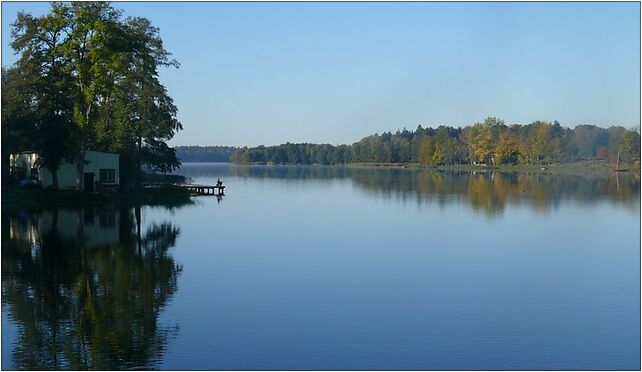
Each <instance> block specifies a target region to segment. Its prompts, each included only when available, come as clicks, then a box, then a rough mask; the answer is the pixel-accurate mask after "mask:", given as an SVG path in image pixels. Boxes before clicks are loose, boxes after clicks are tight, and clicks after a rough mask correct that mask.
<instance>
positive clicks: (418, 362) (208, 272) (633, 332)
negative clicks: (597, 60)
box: [2, 164, 640, 370]
mask: <svg viewBox="0 0 642 372" xmlns="http://www.w3.org/2000/svg"><path fill="white" fill-rule="evenodd" d="M182 172H183V173H184V174H186V175H188V176H190V177H192V178H193V179H194V181H196V182H201V183H212V184H213V183H214V182H215V181H216V178H217V177H222V178H223V180H224V181H225V183H226V185H227V189H226V190H227V192H226V194H227V195H226V196H225V197H223V198H222V200H217V199H216V198H214V197H202V198H197V199H196V203H195V204H192V205H186V206H175V207H172V208H165V207H142V208H140V209H137V208H124V209H116V208H84V209H77V210H65V209H60V210H46V211H36V212H34V211H31V212H27V211H23V212H19V213H16V212H12V213H9V212H6V211H3V216H2V217H3V218H2V368H3V369H69V368H71V369H131V368H157V369H368V370H372V369H402V370H403V369H556V370H557V369H639V368H640V241H639V237H640V198H639V193H640V179H639V175H634V176H632V175H622V176H618V177H616V176H615V175H611V176H608V177H598V176H588V177H579V176H555V175H545V174H538V175H515V174H512V175H506V174H499V173H479V174H471V173H443V172H429V171H409V170H385V169H345V168H333V167H259V166H257V167H251V166H228V165H211V164H210V165H202V164H201V165H197V164H192V165H190V164H187V165H184V167H183V169H182Z"/></svg>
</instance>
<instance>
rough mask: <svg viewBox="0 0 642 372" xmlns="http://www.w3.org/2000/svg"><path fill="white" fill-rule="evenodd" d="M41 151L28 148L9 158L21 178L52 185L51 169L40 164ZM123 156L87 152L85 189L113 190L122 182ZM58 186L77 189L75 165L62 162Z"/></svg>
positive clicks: (13, 171) (17, 175)
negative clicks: (32, 150) (37, 151)
mask: <svg viewBox="0 0 642 372" xmlns="http://www.w3.org/2000/svg"><path fill="white" fill-rule="evenodd" d="M37 161H38V154H36V153H34V152H31V151H25V152H21V153H19V154H13V155H11V156H10V158H9V162H10V166H11V172H12V173H13V174H15V175H16V177H17V178H18V179H32V180H36V181H39V182H40V185H41V186H42V187H43V188H47V187H50V186H51V185H52V184H53V177H52V175H51V172H49V170H47V169H46V168H43V167H41V166H38V165H37V164H38V163H37ZM119 161H120V156H119V155H118V154H111V153H107V152H99V151H86V152H85V167H84V170H83V173H84V174H83V177H82V182H83V185H82V189H83V190H84V191H98V190H104V189H114V188H117V187H118V186H119V185H120V167H119ZM58 188H60V189H61V190H63V189H75V188H76V164H74V163H71V162H63V163H62V164H61V165H60V168H59V169H58Z"/></svg>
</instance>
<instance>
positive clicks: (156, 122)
mask: <svg viewBox="0 0 642 372" xmlns="http://www.w3.org/2000/svg"><path fill="white" fill-rule="evenodd" d="M11 46H12V48H13V49H14V50H15V51H16V52H17V53H19V54H20V58H19V60H18V62H17V64H16V67H15V69H16V70H18V71H19V75H20V76H23V77H24V78H23V79H22V80H23V81H24V82H25V85H26V86H27V87H28V89H27V91H28V92H30V95H31V96H30V98H29V101H30V102H34V104H33V105H32V106H34V107H32V108H31V109H32V111H34V113H35V119H33V118H30V120H33V121H35V122H36V125H35V126H36V130H35V131H32V132H30V133H29V134H30V135H31V137H34V138H40V139H41V140H42V141H43V143H41V144H40V145H39V146H38V150H39V153H40V155H41V158H42V160H43V163H44V165H45V166H47V167H48V168H50V169H52V170H54V169H55V168H57V167H58V166H59V164H60V163H61V161H62V160H63V159H64V158H71V157H73V158H74V159H75V161H76V164H77V172H78V175H81V174H82V169H83V166H84V153H85V151H86V150H88V149H93V150H99V151H101V150H102V151H110V152H117V153H120V154H121V155H123V156H122V158H123V159H124V162H123V164H122V166H123V167H124V169H123V171H122V172H121V174H122V175H124V176H125V177H127V175H131V177H130V179H129V180H130V181H134V178H136V179H140V174H141V171H142V168H143V167H147V168H148V169H150V170H155V171H160V172H168V171H171V170H173V169H175V168H177V167H178V166H179V165H180V162H179V161H178V159H177V157H176V152H175V150H174V149H172V148H170V147H168V146H167V141H169V140H170V139H171V138H172V137H173V136H174V134H175V133H176V132H177V131H179V130H181V129H182V126H181V123H180V122H179V121H178V120H177V117H176V115H177V111H178V110H177V108H176V106H175V105H174V102H173V100H172V98H171V97H170V96H169V94H168V93H167V90H166V89H165V87H164V86H163V84H162V83H161V82H160V81H159V79H158V68H159V67H162V66H173V67H178V63H177V62H176V61H174V60H173V59H171V58H170V57H171V54H170V53H168V52H167V51H166V50H165V49H164V47H163V43H162V40H161V38H160V36H159V30H158V29H157V28H156V27H153V26H152V25H151V23H150V21H149V20H147V19H145V18H140V17H133V18H127V19H124V20H123V18H122V14H121V11H119V10H117V9H114V8H113V7H112V6H111V5H110V4H109V3H105V2H80V3H79V2H72V3H52V5H51V10H50V12H49V13H47V14H45V15H43V16H41V17H34V16H32V15H30V14H26V13H19V14H18V17H17V19H16V21H15V22H14V24H13V31H12V43H11ZM16 99H17V98H16ZM17 100H18V101H19V99H17ZM14 105H17V103H16V104H14ZM4 107H5V102H4V101H3V110H4ZM23 117H26V115H23ZM4 122H5V119H4V117H3V126H4ZM54 144H55V145H56V146H52V145H54ZM60 144H64V146H60ZM52 173H53V172H52ZM134 176H135V177H134ZM123 181H125V182H127V181H128V179H125V180H123ZM79 185H80V176H79V177H78V180H77V186H79Z"/></svg>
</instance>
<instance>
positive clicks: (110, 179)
mask: <svg viewBox="0 0 642 372" xmlns="http://www.w3.org/2000/svg"><path fill="white" fill-rule="evenodd" d="M98 180H99V181H100V183H116V170H115V169H103V168H101V169H100V172H99V174H98Z"/></svg>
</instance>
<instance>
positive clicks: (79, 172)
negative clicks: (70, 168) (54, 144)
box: [76, 104, 91, 191]
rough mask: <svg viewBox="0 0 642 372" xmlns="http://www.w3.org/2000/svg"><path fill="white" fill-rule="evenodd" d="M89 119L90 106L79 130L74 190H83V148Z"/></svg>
mask: <svg viewBox="0 0 642 372" xmlns="http://www.w3.org/2000/svg"><path fill="white" fill-rule="evenodd" d="M90 117H91V104H90V105H89V107H87V109H86V110H85V118H84V119H85V122H84V123H83V127H82V128H81V134H80V146H79V149H78V155H77V157H76V190H78V191H82V190H83V188H84V187H83V177H84V175H85V146H86V141H87V138H86V136H87V128H88V127H89V119H90Z"/></svg>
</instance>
